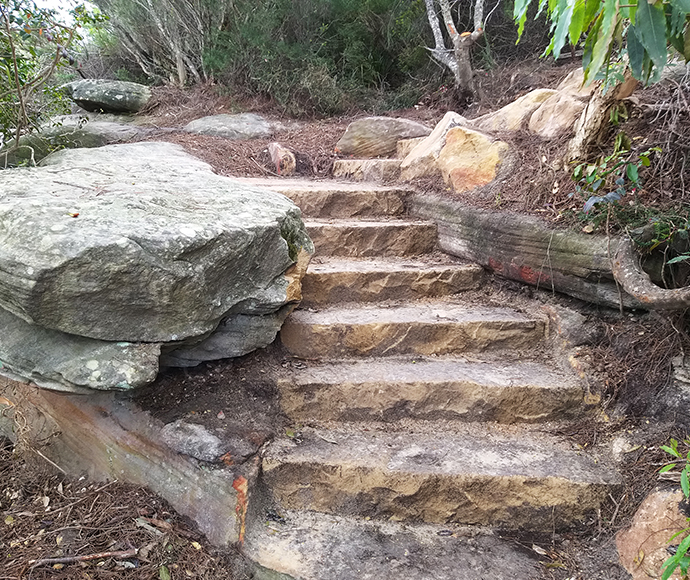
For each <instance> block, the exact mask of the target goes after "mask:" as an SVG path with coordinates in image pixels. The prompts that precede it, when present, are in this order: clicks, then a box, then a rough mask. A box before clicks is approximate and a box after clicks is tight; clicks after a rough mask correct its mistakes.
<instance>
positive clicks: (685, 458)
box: [659, 439, 690, 580]
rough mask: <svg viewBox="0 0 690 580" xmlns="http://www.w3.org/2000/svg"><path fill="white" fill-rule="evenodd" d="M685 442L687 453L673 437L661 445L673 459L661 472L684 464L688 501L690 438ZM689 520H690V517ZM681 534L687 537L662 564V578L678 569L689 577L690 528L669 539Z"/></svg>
mask: <svg viewBox="0 0 690 580" xmlns="http://www.w3.org/2000/svg"><path fill="white" fill-rule="evenodd" d="M683 444H684V445H685V447H686V448H688V451H687V453H686V454H683V453H681V452H680V450H679V449H678V446H679V442H678V440H676V439H671V440H670V441H669V444H668V445H662V446H661V449H662V450H663V451H665V452H666V453H668V454H669V455H671V457H672V458H673V459H672V461H671V462H670V463H668V464H667V465H665V466H664V467H662V468H661V469H660V470H659V473H660V474H661V473H666V472H668V471H671V470H673V469H675V468H676V467H677V466H678V465H679V463H680V464H682V469H681V472H680V489H681V491H682V492H683V495H684V496H685V501H688V500H690V439H685V440H684V441H683ZM688 522H690V518H688ZM681 536H685V537H684V538H683V540H682V541H681V542H680V544H679V545H678V547H677V548H676V551H675V554H673V556H671V557H670V558H668V559H667V560H666V561H665V562H664V563H663V564H662V567H661V569H662V574H661V580H668V579H669V578H670V577H671V576H672V574H673V573H674V572H675V571H676V570H680V573H681V575H682V577H683V578H684V579H686V578H687V577H688V568H690V555H688V550H689V549H690V528H685V529H684V530H681V531H680V532H678V533H676V534H674V535H673V536H671V538H670V539H669V542H672V541H673V540H675V539H676V538H678V537H681Z"/></svg>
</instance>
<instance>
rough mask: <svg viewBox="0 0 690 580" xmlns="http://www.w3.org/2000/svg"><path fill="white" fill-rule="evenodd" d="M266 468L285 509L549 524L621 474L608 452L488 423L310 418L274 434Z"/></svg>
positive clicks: (579, 510) (590, 505)
mask: <svg viewBox="0 0 690 580" xmlns="http://www.w3.org/2000/svg"><path fill="white" fill-rule="evenodd" d="M262 468H263V477H264V480H265V482H266V483H267V484H268V485H269V486H270V488H271V490H272V492H273V495H274V497H275V499H276V501H277V503H278V504H279V505H280V506H282V507H283V508H286V509H308V510H314V511H318V512H324V513H332V514H336V515H341V516H362V517H372V518H378V519H387V518H393V519H394V520H396V521H406V522H414V521H416V522H419V521H422V522H427V523H459V524H480V525H491V526H499V527H504V528H511V529H525V530H535V531H544V532H547V533H551V532H552V531H553V529H554V528H556V529H558V528H563V527H565V526H569V525H572V523H573V522H574V521H577V520H582V519H584V517H585V516H586V515H587V514H588V513H591V512H592V511H594V510H596V509H597V508H598V507H599V505H600V504H601V502H602V501H603V500H605V498H607V497H608V496H607V494H609V493H611V492H612V491H614V490H615V487H616V486H617V485H619V484H620V482H621V478H620V475H619V474H618V473H617V471H616V469H615V467H612V462H611V459H610V458H608V459H607V457H606V455H603V456H602V457H598V458H597V457H592V456H587V455H584V454H582V453H581V450H579V449H574V448H571V447H570V446H569V445H568V444H564V443H563V442H562V441H560V440H559V439H557V438H555V437H550V436H546V435H536V434H530V433H529V432H526V431H523V430H517V429H513V430H512V431H511V432H510V433H506V434H504V433H502V432H501V430H500V429H498V428H496V427H494V426H492V427H490V428H489V427H482V426H479V425H472V426H467V427H466V428H465V429H463V431H462V432H459V433H457V434H451V433H442V434H422V433H415V434H414V436H411V434H410V433H408V432H407V431H405V432H402V433H387V432H382V431H371V432H355V431H350V430H348V429H345V428H343V429H339V430H335V429H333V430H318V429H307V428H305V429H303V430H302V432H301V442H300V443H299V444H297V443H295V442H294V441H292V440H290V439H287V438H285V437H284V438H281V439H276V440H274V441H273V442H272V443H271V445H270V446H268V448H267V449H266V452H265V455H264V460H263V465H262Z"/></svg>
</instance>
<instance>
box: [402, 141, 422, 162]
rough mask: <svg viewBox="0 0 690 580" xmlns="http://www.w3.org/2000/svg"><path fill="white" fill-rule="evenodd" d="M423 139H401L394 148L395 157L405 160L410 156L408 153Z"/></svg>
mask: <svg viewBox="0 0 690 580" xmlns="http://www.w3.org/2000/svg"><path fill="white" fill-rule="evenodd" d="M425 139H426V137H415V138H414V139H401V140H400V141H398V145H397V147H396V148H395V156H396V157H397V158H398V159H401V160H402V159H405V157H407V156H408V155H409V154H410V152H411V151H412V150H413V149H414V148H415V147H416V146H417V145H419V144H420V143H421V142H422V141H424V140H425Z"/></svg>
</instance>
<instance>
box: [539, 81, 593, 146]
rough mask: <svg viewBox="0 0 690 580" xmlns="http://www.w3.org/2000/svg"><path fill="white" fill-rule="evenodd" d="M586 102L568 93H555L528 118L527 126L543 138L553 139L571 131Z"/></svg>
mask: <svg viewBox="0 0 690 580" xmlns="http://www.w3.org/2000/svg"><path fill="white" fill-rule="evenodd" d="M585 107H586V103H585V102H583V101H582V100H581V99H578V98H577V97H574V96H572V95H570V94H569V93H565V92H563V93H560V92H559V93H556V94H555V95H552V96H550V97H549V98H548V99H546V100H545V101H544V102H543V103H542V104H541V105H540V106H539V108H538V109H537V110H536V111H534V113H532V116H531V117H530V118H529V124H528V125H527V128H528V129H529V131H530V132H531V133H534V134H535V135H539V137H541V138H543V139H554V138H555V137H562V136H565V135H568V134H570V133H572V132H573V127H574V125H575V121H577V120H578V119H579V118H580V115H581V114H582V111H584V109H585Z"/></svg>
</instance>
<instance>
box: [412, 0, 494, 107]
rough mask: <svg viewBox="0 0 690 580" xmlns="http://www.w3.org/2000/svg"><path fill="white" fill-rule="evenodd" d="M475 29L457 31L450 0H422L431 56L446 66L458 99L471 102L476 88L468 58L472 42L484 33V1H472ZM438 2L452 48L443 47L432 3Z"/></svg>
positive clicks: (443, 43)
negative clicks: (430, 38)
mask: <svg viewBox="0 0 690 580" xmlns="http://www.w3.org/2000/svg"><path fill="white" fill-rule="evenodd" d="M474 1H475V4H474V31H473V32H463V33H462V34H460V33H459V32H458V30H457V28H456V26H455V22H454V20H453V15H452V12H451V6H450V2H449V0H425V4H426V10H427V17H428V19H429V25H430V26H431V30H432V32H433V35H434V41H435V43H436V46H435V48H433V49H431V55H432V57H433V58H434V60H436V61H437V62H438V63H440V64H441V65H443V66H445V67H447V68H448V69H449V70H450V71H451V72H452V73H453V78H454V82H455V90H456V92H457V95H458V98H459V99H460V100H461V101H472V100H474V98H475V97H476V94H477V91H476V87H475V84H474V71H473V70H472V61H471V59H470V56H471V49H472V45H473V44H474V43H475V42H476V41H477V40H479V38H481V36H482V35H483V34H484V30H483V24H482V21H483V18H484V0H474ZM436 3H438V5H439V7H440V9H441V18H442V19H443V24H444V26H445V29H446V32H447V34H448V37H449V38H450V41H451V43H452V45H453V48H452V49H449V48H447V47H446V43H445V40H444V38H443V33H442V32H441V26H440V23H439V16H438V14H437V13H436V8H435V5H436Z"/></svg>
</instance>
